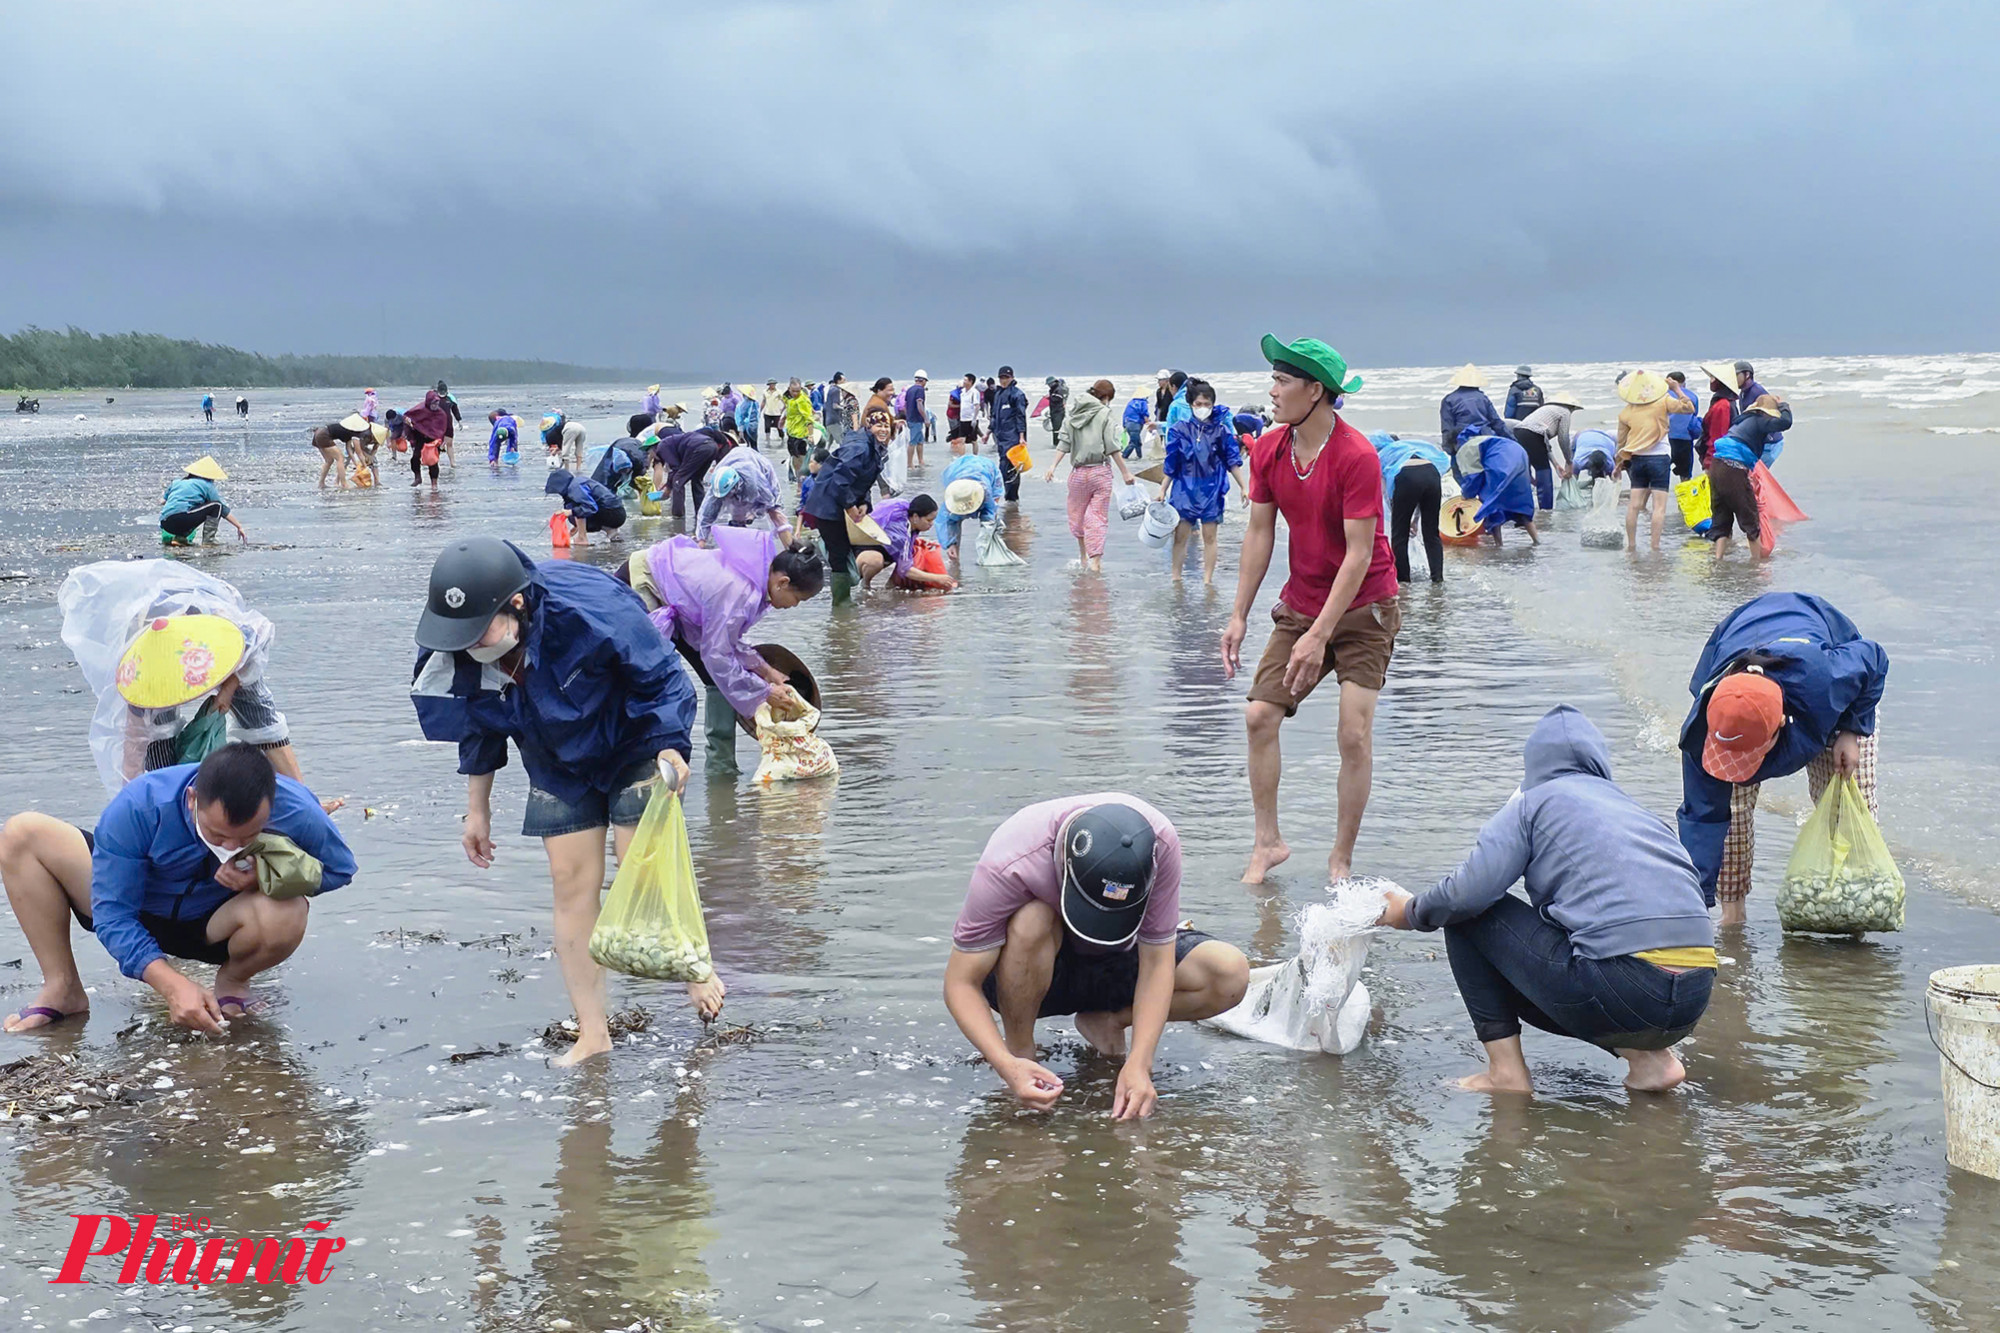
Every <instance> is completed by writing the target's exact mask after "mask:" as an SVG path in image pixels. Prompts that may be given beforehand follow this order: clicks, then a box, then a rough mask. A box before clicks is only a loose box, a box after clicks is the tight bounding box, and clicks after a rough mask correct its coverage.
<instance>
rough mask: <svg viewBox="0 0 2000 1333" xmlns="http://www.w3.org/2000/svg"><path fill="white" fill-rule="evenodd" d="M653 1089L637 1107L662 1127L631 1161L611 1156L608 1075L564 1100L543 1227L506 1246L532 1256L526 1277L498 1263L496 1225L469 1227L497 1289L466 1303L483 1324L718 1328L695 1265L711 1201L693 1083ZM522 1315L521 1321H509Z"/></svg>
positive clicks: (596, 1075) (501, 1223) (707, 1235)
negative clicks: (640, 1323)
mask: <svg viewBox="0 0 2000 1333" xmlns="http://www.w3.org/2000/svg"><path fill="white" fill-rule="evenodd" d="M683 1067H685V1066H683ZM659 1086H660V1089H661V1099H660V1100H658V1101H654V1100H651V1099H648V1100H645V1101H642V1102H640V1103H639V1105H641V1106H644V1107H648V1108H657V1109H658V1112H659V1115H660V1118H659V1120H658V1121H657V1123H656V1124H654V1126H653V1128H652V1130H651V1133H650V1137H649V1138H648V1140H647V1142H646V1144H645V1146H644V1148H643V1150H642V1151H640V1152H638V1153H636V1154H631V1155H626V1154H621V1153H619V1152H618V1151H617V1148H616V1142H615V1139H616V1133H615V1121H616V1109H615V1108H616V1102H617V1100H618V1098H617V1096H616V1094H615V1093H614V1090H613V1082H612V1080H611V1078H610V1077H609V1076H608V1073H607V1071H606V1070H605V1069H604V1068H603V1067H602V1066H596V1067H591V1068H590V1069H589V1070H588V1072H586V1074H585V1075H584V1077H583V1079H582V1080H581V1081H580V1082H579V1083H578V1084H577V1085H576V1086H575V1087H574V1088H573V1089H572V1090H571V1091H572V1093H573V1095H574V1100H572V1101H571V1102H570V1103H569V1112H568V1115H567V1118H566V1122H565V1124H564V1126H563V1128H562V1130H561V1132H560V1136H559V1137H558V1138H557V1140H556V1159H555V1175H554V1177H553V1179H551V1180H550V1181H549V1182H548V1190H549V1202H550V1208H549V1210H548V1214H547V1221H546V1223H545V1225H543V1226H541V1227H538V1228H537V1229H536V1230H535V1232H534V1234H533V1235H532V1237H529V1236H517V1237H515V1238H514V1248H515V1249H519V1248H520V1247H521V1246H522V1245H523V1244H524V1243H525V1244H526V1245H528V1246H530V1247H531V1253H532V1258H531V1259H530V1261H529V1271H528V1273H527V1274H525V1275H521V1276H520V1277H519V1278H518V1279H516V1278H513V1277H512V1276H511V1275H509V1274H508V1273H507V1272H506V1269H505V1266H504V1265H503V1264H502V1263H501V1261H500V1256H501V1254H502V1253H503V1252H504V1246H503V1241H504V1238H505V1232H506V1223H505V1220H504V1219H503V1218H502V1217H499V1216H495V1215H492V1214H486V1215H483V1216H477V1217H475V1219H474V1222H473V1226H474V1230H475V1232H476V1233H477V1238H476V1240H475V1242H474V1245H473V1248H474V1250H475V1251H477V1252H478V1254H479V1256H480V1258H481V1259H482V1260H483V1261H484V1263H485V1267H486V1271H488V1272H491V1273H494V1274H496V1276H498V1277H499V1278H500V1279H501V1281H499V1282H496V1283H493V1284H490V1286H489V1287H487V1288H486V1289H485V1290H484V1291H482V1292H481V1293H480V1294H479V1295H478V1296H477V1297H476V1298H475V1308H476V1309H478V1310H479V1311H480V1312H481V1313H482V1315H483V1316H484V1319H483V1321H482V1322H483V1323H485V1324H486V1325H487V1326H489V1327H497V1328H508V1329H512V1328H520V1327H537V1328H546V1327H549V1323H548V1321H549V1320H552V1319H556V1318H564V1319H568V1320H570V1321H571V1323H572V1325H573V1326H574V1327H577V1328H585V1329H597V1328H614V1327H615V1328H623V1327H626V1326H628V1325H630V1324H632V1322H633V1321H634V1320H635V1319H641V1318H646V1319H657V1320H661V1321H663V1322H662V1324H661V1326H662V1327H670V1328H676V1329H707V1328H716V1327H720V1326H721V1325H719V1324H718V1323H717V1322H716V1321H715V1320H714V1318H713V1316H712V1315H711V1313H710V1307H711V1306H712V1305H713V1303H714V1301H715V1298H716V1291H715V1284H714V1282H713V1281H712V1279H711V1278H710V1276H709V1273H708V1269H707V1268H706V1266H705V1265H704V1262H703V1255H704V1253H705V1252H706V1251H707V1250H708V1248H709V1247H710V1246H711V1245H712V1244H714V1243H715V1240H716V1231H715V1229H714V1226H713V1225H712V1224H711V1222H710V1221H709V1219H710V1217H711V1215H712V1214H713V1212H714V1209H715V1197H714V1193H713V1191H712V1190H710V1188H709V1187H708V1184H707V1182H706V1181H705V1180H704V1179H703V1174H702V1170H701V1149H700V1143H699V1136H698V1128H697V1127H698V1125H699V1124H700V1120H701V1117H702V1115H703V1112H704V1107H703V1105H702V1096H701V1092H700V1091H699V1088H700V1083H699V1081H687V1082H683V1083H682V1084H681V1085H680V1088H679V1090H678V1091H675V1090H674V1087H673V1084H672V1082H671V1081H670V1080H668V1079H665V1078H663V1079H662V1080H661V1082H660V1085H659ZM523 1284H525V1287H524V1285H523ZM524 1313H525V1314H526V1315H527V1316H530V1317H531V1320H530V1322H526V1323H523V1322H515V1321H516V1320H518V1319H519V1318H520V1316H521V1315H523V1314H524Z"/></svg>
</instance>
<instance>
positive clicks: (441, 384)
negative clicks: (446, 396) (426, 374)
mask: <svg viewBox="0 0 2000 1333" xmlns="http://www.w3.org/2000/svg"><path fill="white" fill-rule="evenodd" d="M437 391H438V392H439V393H450V392H451V390H450V389H447V388H445V387H444V381H443V380H439V381H438V387H437Z"/></svg>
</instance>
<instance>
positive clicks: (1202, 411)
mask: <svg viewBox="0 0 2000 1333" xmlns="http://www.w3.org/2000/svg"><path fill="white" fill-rule="evenodd" d="M1214 410H1215V409H1214V408H1212V407H1197V408H1196V409H1195V410H1194V419H1195V420H1196V421H1206V420H1208V414H1209V413H1210V412H1213V411H1214Z"/></svg>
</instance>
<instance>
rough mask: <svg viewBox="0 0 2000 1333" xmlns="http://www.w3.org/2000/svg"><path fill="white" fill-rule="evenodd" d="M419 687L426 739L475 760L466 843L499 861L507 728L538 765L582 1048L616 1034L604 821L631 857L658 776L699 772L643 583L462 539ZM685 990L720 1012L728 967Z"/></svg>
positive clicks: (537, 786) (534, 775) (676, 669)
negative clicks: (601, 912)
mask: <svg viewBox="0 0 2000 1333" xmlns="http://www.w3.org/2000/svg"><path fill="white" fill-rule="evenodd" d="M416 638H417V646H418V648H419V649H420V650H421V651H419V652H418V654H417V665H416V677H415V681H414V683H413V684H412V685H411V687H410V694H411V699H412V702H413V703H414V704H415V705H416V710H417V721H418V723H419V724H420V725H421V726H422V728H423V733H424V737H425V739H426V740H433V741H455V742H457V744H458V771H459V772H461V773H463V774H465V776H466V815H465V826H464V832H463V835H462V836H461V838H460V843H461V844H462V845H463V847H464V848H465V855H466V859H467V860H469V861H471V862H472V864H474V865H476V866H478V867H479V868H480V869H482V870H483V869H485V868H486V867H488V866H490V865H492V864H493V810H492V797H493V775H494V774H495V773H497V772H499V771H500V770H501V769H502V768H504V767H506V764H507V742H508V741H509V740H512V741H513V742H514V745H515V748H517V749H518V750H520V752H521V763H522V766H523V767H524V768H526V769H527V770H528V808H527V818H526V819H525V820H524V821H523V822H522V825H521V836H522V837H524V838H540V839H541V840H542V849H543V851H544V852H545V853H546V854H547V856H548V860H549V877H550V879H551V880H552V881H553V883H554V886H555V948H556V959H557V961H558V962H559V963H560V964H561V966H562V973H563V984H564V986H565V987H567V988H568V990H569V998H570V1003H571V1004H573V1005H575V1006H576V1019H577V1036H576V1045H574V1046H573V1047H571V1048H570V1050H569V1051H568V1052H567V1053H566V1054H564V1055H563V1056H561V1057H559V1058H558V1059H557V1061H556V1063H557V1064H559V1065H571V1064H575V1063H576V1062H577V1061H579V1060H585V1059H588V1058H590V1057H591V1056H593V1055H598V1054H601V1053H602V1052H605V1051H608V1050H610V1049H611V1033H610V1029H609V1027H608V1026H607V1020H606V1016H605V1011H604V973H603V970H602V969H600V968H599V967H598V966H597V964H596V963H594V962H592V961H591V958H590V952H589V944H590V932H591V929H592V928H593V927H594V926H596V924H597V908H598V895H599V891H600V890H602V889H603V887H604V831H605V828H606V827H607V826H609V827H610V828H611V830H612V834H613V841H614V843H615V846H616V849H617V853H618V855H619V856H620V857H621V858H622V857H623V856H624V855H625V849H626V848H627V847H628V846H630V845H631V842H632V835H633V833H634V832H635V831H636V830H637V829H638V825H639V816H640V815H641V814H643V813H644V812H645V809H646V804H647V802H648V800H650V799H651V797H652V794H653V791H654V788H655V786H656V785H657V784H658V783H659V782H660V781H661V780H662V779H663V778H664V779H665V780H667V781H669V782H670V783H671V784H672V789H673V790H675V791H678V790H680V789H681V788H682V787H684V786H685V785H686V783H687V772H688V766H687V760H688V756H689V753H690V749H691V736H690V733H691V732H692V730H693V726H694V709H695V691H694V686H693V684H692V683H691V682H690V681H689V680H688V674H687V672H686V671H684V670H683V669H682V668H681V664H680V660H679V659H678V658H677V657H676V656H675V654H674V650H673V648H672V647H671V646H670V645H669V644H668V643H667V641H666V640H665V639H663V638H661V637H660V632H659V630H657V629H655V628H654V626H653V622H652V620H651V619H649V618H648V617H647V614H646V605H645V603H644V602H642V601H641V600H640V598H639V594H638V593H636V592H633V591H632V589H630V588H628V587H626V586H625V585H624V584H622V583H620V582H619V581H618V580H617V579H616V578H614V577H612V576H611V575H610V574H608V573H606V572H605V571H603V570H601V569H598V568H596V567H595V566H592V565H583V564H577V563H575V562H572V561H568V560H545V561H542V562H541V563H540V564H537V563H535V562H534V561H532V560H530V559H528V557H527V556H526V555H524V554H522V552H521V549H520V548H519V547H517V546H515V545H513V544H512V543H511V542H505V541H502V540H500V539H499V538H498V537H467V538H464V539H462V540H460V541H457V542H454V543H452V544H451V545H450V546H448V547H446V548H445V550H444V551H443V553H441V554H440V555H439V556H438V558H437V562H436V563H435V564H434V565H432V567H431V585H430V596H429V603H428V606H427V607H426V609H425V611H424V614H423V618H422V619H421V620H419V621H418V622H417V634H416ZM688 993H689V995H690V996H692V997H693V998H694V1000H695V1003H696V1004H697V1005H698V1006H699V1007H700V1008H701V1011H702V1012H703V1013H704V1014H706V1015H708V1016H710V1017H713V1016H714V1015H715V1014H716V1013H719V1012H720V1011H721V1009H722V996H723V986H722V982H721V980H720V979H719V978H715V977H711V978H710V979H709V980H708V981H704V982H690V983H689V984H688Z"/></svg>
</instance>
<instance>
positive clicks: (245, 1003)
mask: <svg viewBox="0 0 2000 1333" xmlns="http://www.w3.org/2000/svg"><path fill="white" fill-rule="evenodd" d="M232 1004H233V1005H235V1006H236V1017H238V1018H251V1017H254V1016H255V1015H257V1014H260V1013H262V1012H264V1006H263V1004H262V1003H261V1002H260V1001H257V1000H253V999H251V998H250V997H249V996H247V995H218V996H216V997H215V1007H216V1008H218V1009H220V1010H222V1016H223V1017H224V1018H228V1017H229V1016H230V1014H229V1006H230V1005H232Z"/></svg>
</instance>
